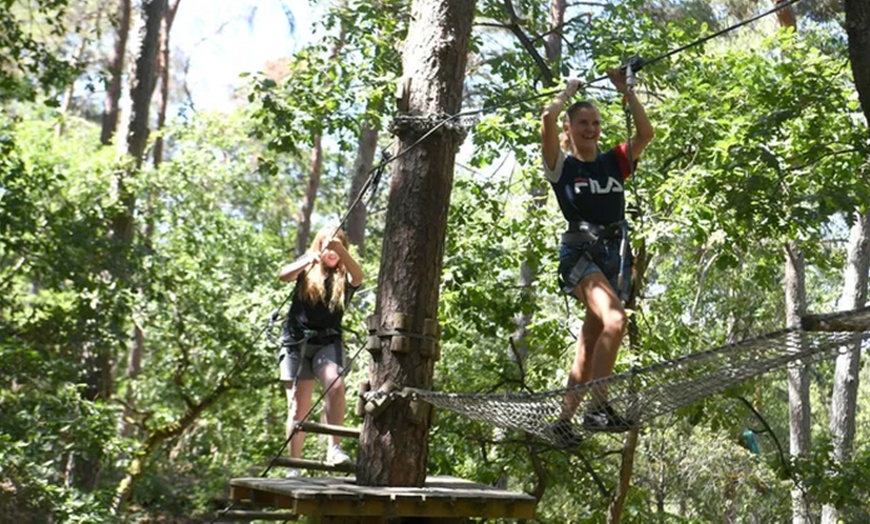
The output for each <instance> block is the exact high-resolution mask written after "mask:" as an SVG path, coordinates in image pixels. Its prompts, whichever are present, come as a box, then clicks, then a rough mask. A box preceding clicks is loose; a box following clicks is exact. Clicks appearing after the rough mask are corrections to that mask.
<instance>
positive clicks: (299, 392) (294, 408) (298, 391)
mask: <svg viewBox="0 0 870 524" xmlns="http://www.w3.org/2000/svg"><path fill="white" fill-rule="evenodd" d="M284 391H285V393H286V394H287V426H286V431H285V433H284V435H285V437H289V436H290V433H291V432H292V431H293V428H294V426H295V425H296V421H298V420H301V419H302V417H304V416H305V415H306V414H307V413H308V410H309V409H311V393H312V392H313V391H314V380H298V381H297V382H296V387H295V388H294V387H293V382H285V383H284ZM304 441H305V433H304V432H302V431H297V432H296V434H295V435H293V439H291V440H290V457H291V458H299V457H301V456H302V445H303V443H304Z"/></svg>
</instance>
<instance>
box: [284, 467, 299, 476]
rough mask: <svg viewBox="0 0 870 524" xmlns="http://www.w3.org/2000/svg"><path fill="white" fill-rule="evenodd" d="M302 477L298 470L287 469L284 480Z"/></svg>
mask: <svg viewBox="0 0 870 524" xmlns="http://www.w3.org/2000/svg"><path fill="white" fill-rule="evenodd" d="M301 476H302V470H300V469H299V468H287V473H285V474H284V478H285V479H295V478H297V477H301Z"/></svg>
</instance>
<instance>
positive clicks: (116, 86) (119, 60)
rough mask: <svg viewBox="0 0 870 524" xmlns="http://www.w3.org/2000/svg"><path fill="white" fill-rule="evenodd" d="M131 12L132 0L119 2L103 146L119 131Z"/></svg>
mask: <svg viewBox="0 0 870 524" xmlns="http://www.w3.org/2000/svg"><path fill="white" fill-rule="evenodd" d="M130 11H131V8H130V0H118V12H117V15H116V18H115V20H114V23H113V26H114V28H115V47H114V50H113V51H112V57H111V58H110V59H109V67H108V70H109V71H108V73H109V78H108V79H107V82H106V98H105V101H104V105H103V127H102V131H101V132H100V143H101V144H103V145H109V144H110V143H111V142H112V137H113V136H114V135H115V131H116V130H117V129H118V115H119V114H120V102H121V82H122V80H123V77H124V55H125V54H126V53H127V38H128V37H129V35H130Z"/></svg>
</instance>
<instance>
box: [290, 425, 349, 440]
mask: <svg viewBox="0 0 870 524" xmlns="http://www.w3.org/2000/svg"><path fill="white" fill-rule="evenodd" d="M296 427H297V428H299V430H300V431H308V432H310V433H320V434H323V435H338V436H339V437H346V438H356V439H358V438H359V435H360V433H361V430H360V428H351V427H347V426H336V425H333V424H319V423H317V422H308V421H305V422H298V423H296Z"/></svg>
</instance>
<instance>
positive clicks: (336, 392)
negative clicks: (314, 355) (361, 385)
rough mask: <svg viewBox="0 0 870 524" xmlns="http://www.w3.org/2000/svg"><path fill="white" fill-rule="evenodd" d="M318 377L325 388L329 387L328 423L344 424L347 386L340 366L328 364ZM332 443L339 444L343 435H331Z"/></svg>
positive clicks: (327, 393)
mask: <svg viewBox="0 0 870 524" xmlns="http://www.w3.org/2000/svg"><path fill="white" fill-rule="evenodd" d="M318 378H319V379H320V383H321V384H322V386H323V388H324V389H326V388H329V391H327V392H326V399H325V404H324V407H325V409H326V423H327V424H332V425H335V426H343V425H344V414H345V411H346V409H347V408H346V405H347V404H346V400H345V393H346V392H345V387H344V379H343V378H342V377H341V375H340V374H339V372H338V366H336V365H335V364H327V365H325V366H323V368H321V369H320V371H319V372H318ZM330 439H331V440H332V444H339V443H340V442H341V437H339V436H338V435H331V436H330Z"/></svg>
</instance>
